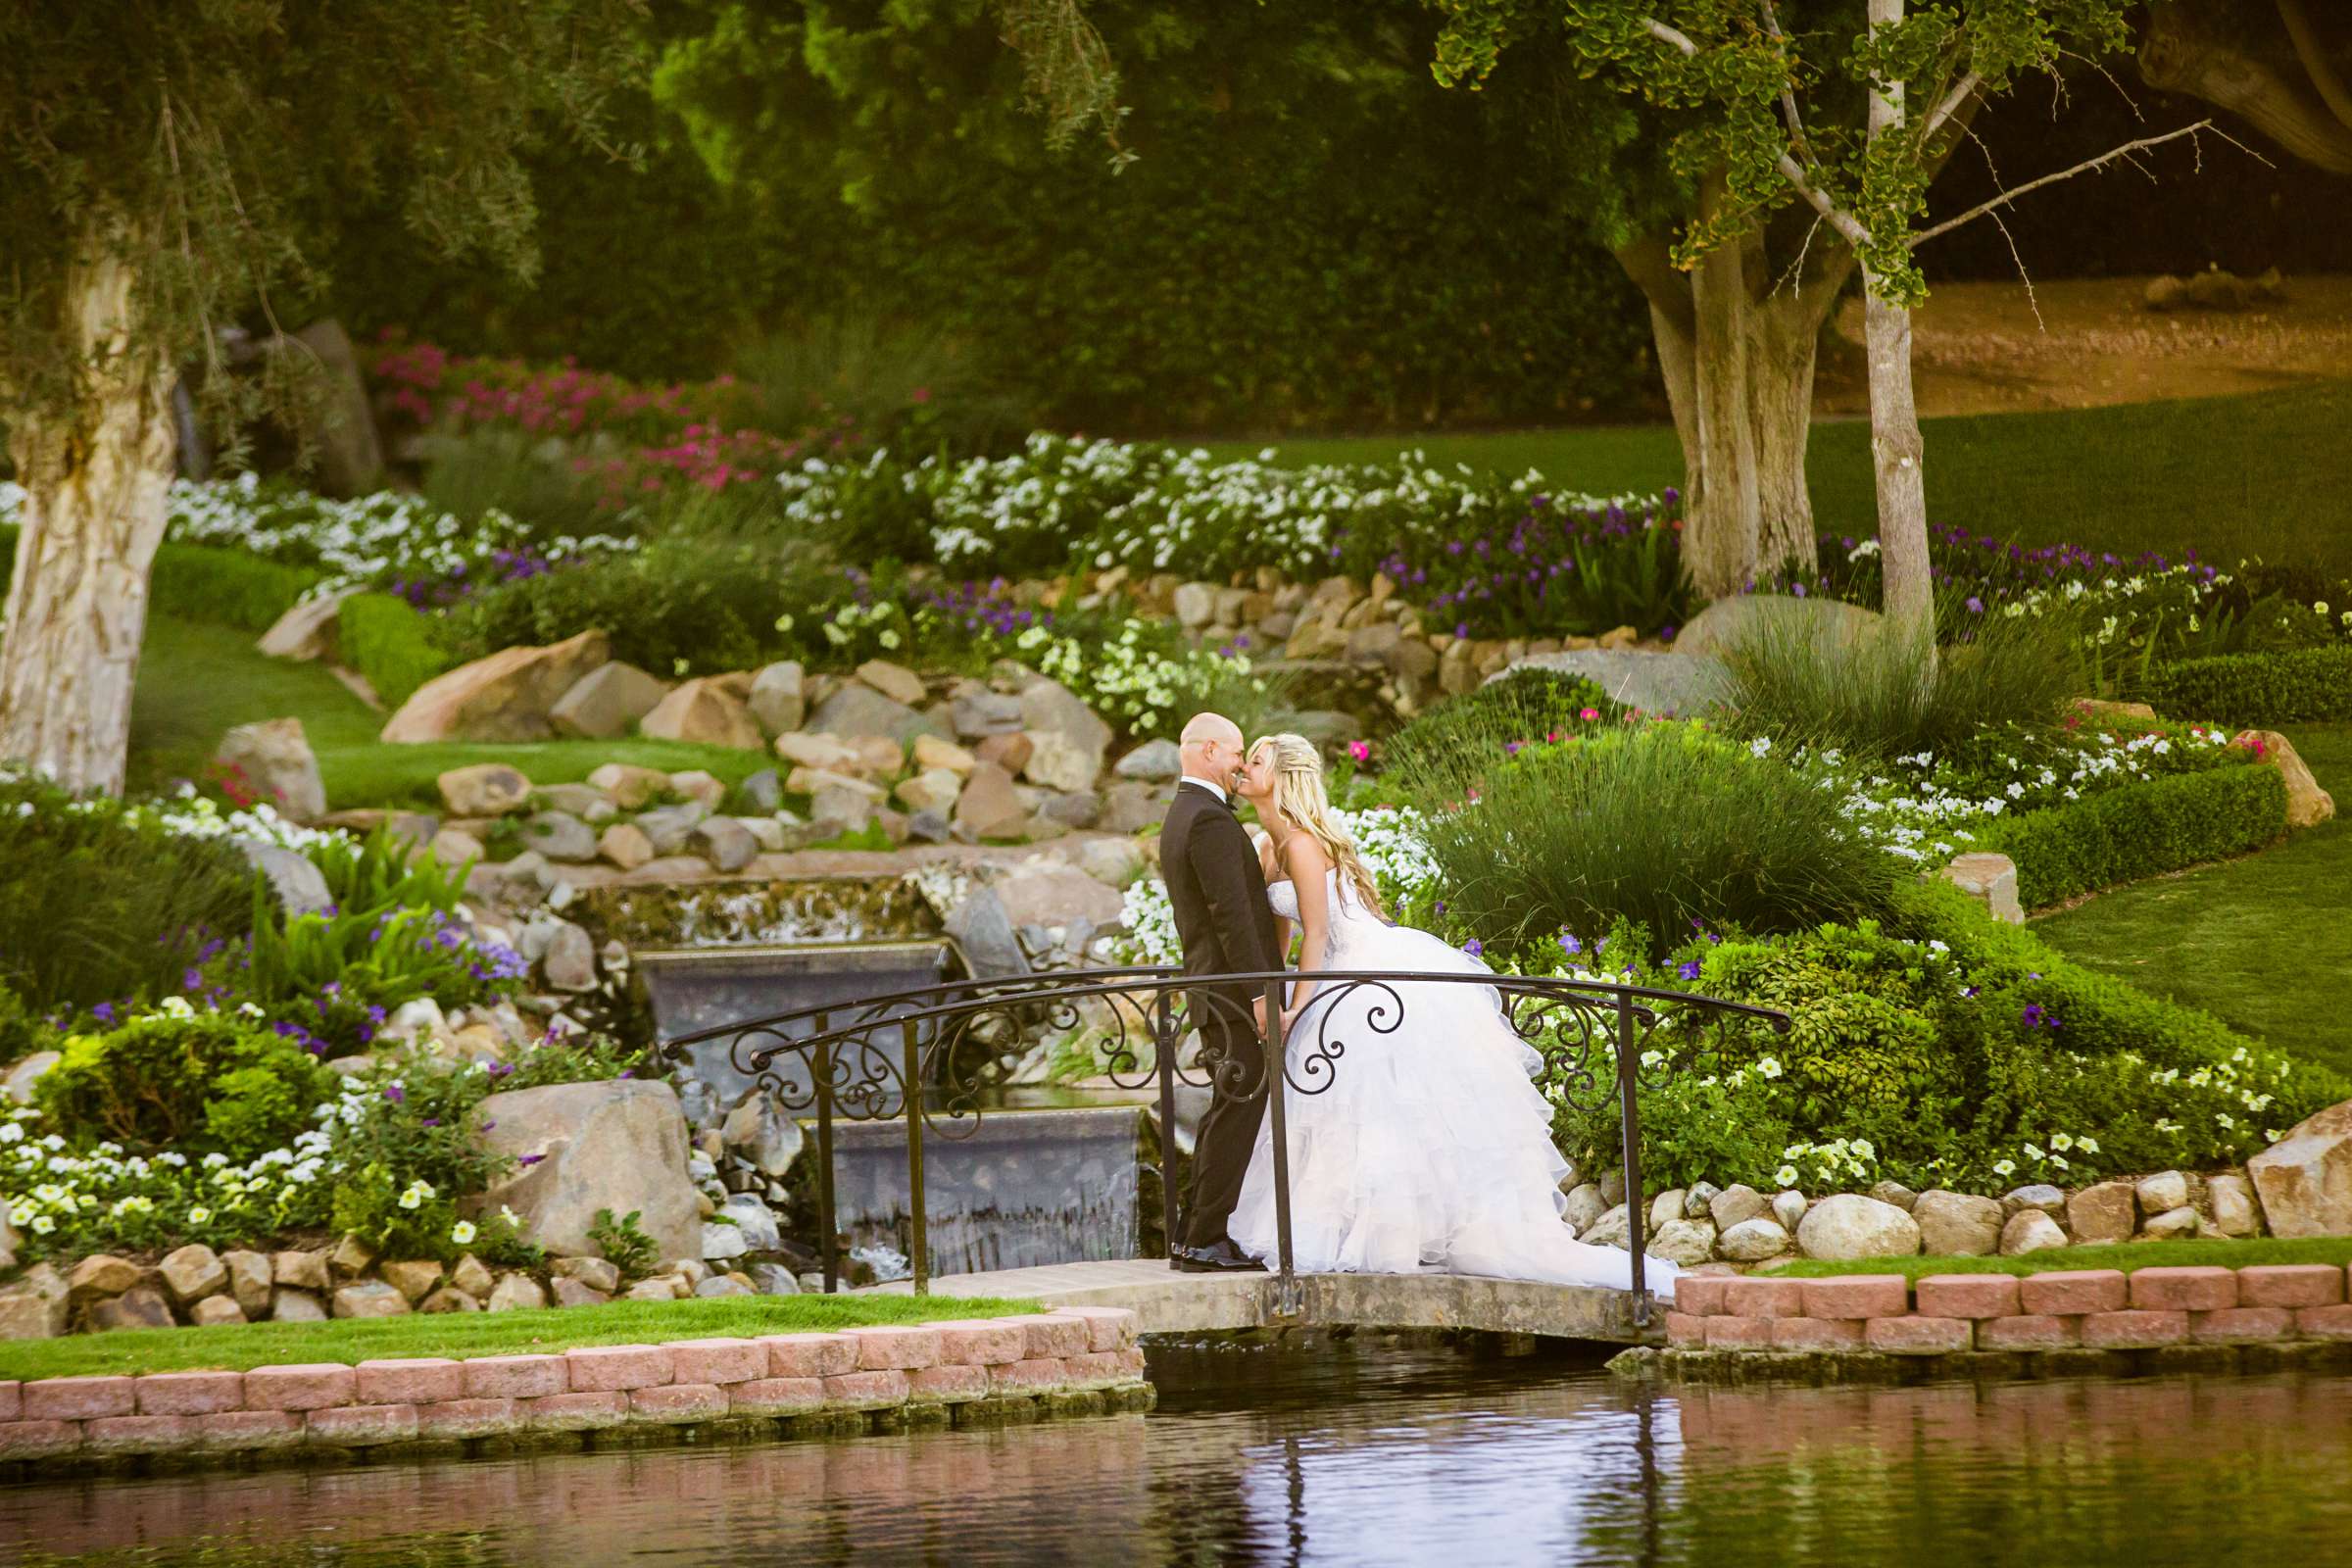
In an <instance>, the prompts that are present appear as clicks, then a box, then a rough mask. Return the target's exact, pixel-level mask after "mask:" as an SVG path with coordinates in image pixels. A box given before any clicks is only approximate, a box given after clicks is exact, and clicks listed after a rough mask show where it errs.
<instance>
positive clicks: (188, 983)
mask: <svg viewBox="0 0 2352 1568" xmlns="http://www.w3.org/2000/svg"><path fill="white" fill-rule="evenodd" d="M203 984H204V976H203V975H202V974H199V973H198V972H197V971H196V970H194V969H190V970H188V971H187V972H186V973H185V974H183V975H181V976H180V977H179V989H180V990H182V991H193V990H195V989H196V988H197V987H198V986H200V985H203Z"/></svg>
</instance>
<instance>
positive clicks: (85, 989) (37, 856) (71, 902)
mask: <svg viewBox="0 0 2352 1568" xmlns="http://www.w3.org/2000/svg"><path fill="white" fill-rule="evenodd" d="M0 865H4V866H6V867H7V873H6V875H5V876H0V983H5V984H7V985H10V986H13V987H14V988H15V989H16V990H17V992H18V993H19V994H20V995H22V996H23V997H25V999H26V1001H27V1003H28V1004H29V1005H32V1006H34V1007H36V1008H39V1009H41V1010H43V1011H47V1010H49V1009H52V1008H60V1007H62V1008H64V1009H66V1010H67V1011H68V1012H69V1013H74V1012H80V1011H82V1010H84V1009H86V1008H88V1007H92V1006H95V1005H99V1004H102V1003H113V1002H119V1001H122V1000H123V999H126V998H131V997H139V996H161V995H166V994H176V993H177V992H178V991H179V990H180V989H181V981H182V978H183V976H184V974H185V971H186V970H187V969H188V967H189V966H190V965H192V964H194V963H195V962H197V961H198V959H199V957H200V956H202V955H203V954H204V952H205V950H206V947H207V944H208V943H211V942H214V941H218V940H233V939H235V938H237V937H240V936H242V935H244V934H245V932H246V931H247V930H249V929H250V928H251V925H252V920H253V890H254V886H255V880H256V879H255V876H254V873H253V871H252V869H251V868H250V867H249V866H248V865H247V864H246V862H245V858H244V857H243V856H241V855H239V854H238V853H237V852H236V851H235V850H234V849H233V848H231V847H230V846H228V845H227V844H225V843H223V842H221V841H220V840H217V839H197V838H187V837H182V836H179V835H177V834H172V833H169V832H166V831H165V830H164V829H163V828H161V827H160V826H157V825H154V824H153V823H152V822H148V821H145V820H141V819H135V818H132V817H129V816H126V815H125V814H124V813H123V810H122V809H121V808H120V807H119V806H118V805H116V804H115V803H113V802H103V801H102V802H97V803H93V804H89V805H86V806H75V805H73V803H72V798H71V797H69V796H67V795H66V794H65V793H64V792H63V791H60V790H57V789H55V788H53V787H51V786H49V785H46V784H41V783H37V782H34V781H31V780H27V779H23V778H10V777H7V776H0Z"/></svg>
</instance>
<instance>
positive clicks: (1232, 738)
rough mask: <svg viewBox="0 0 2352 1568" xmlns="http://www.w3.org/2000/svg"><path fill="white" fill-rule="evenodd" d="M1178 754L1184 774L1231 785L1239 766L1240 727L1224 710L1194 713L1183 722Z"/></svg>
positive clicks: (1240, 757) (1224, 786)
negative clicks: (1221, 711)
mask: <svg viewBox="0 0 2352 1568" xmlns="http://www.w3.org/2000/svg"><path fill="white" fill-rule="evenodd" d="M1177 755H1178V756H1179V757H1180V758H1181V759H1182V760H1183V763H1184V776H1185V777H1186V778H1197V779H1201V780H1202V781H1204V782H1206V783H1210V784H1214V785H1215V786H1216V787H1217V788H1219V789H1221V790H1230V789H1232V788H1233V775H1234V772H1235V770H1236V769H1237V768H1239V767H1240V766H1241V765H1242V761H1243V758H1242V727H1241V725H1239V724H1236V723H1235V722H1234V721H1233V720H1232V719H1230V718H1227V717H1226V716H1225V715H1224V714H1223V713H1195V714H1194V715H1193V716H1192V717H1191V718H1190V719H1188V720H1186V721H1185V726H1184V732H1183V734H1182V735H1181V736H1180V737H1179V743H1178V747H1177Z"/></svg>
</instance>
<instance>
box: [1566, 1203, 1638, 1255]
mask: <svg viewBox="0 0 2352 1568" xmlns="http://www.w3.org/2000/svg"><path fill="white" fill-rule="evenodd" d="M1632 1238H1633V1219H1632V1217H1631V1216H1630V1215H1629V1214H1628V1213H1627V1211H1626V1206H1625V1205H1624V1204H1623V1203H1619V1204H1618V1205H1617V1206H1616V1207H1614V1208H1612V1209H1610V1210H1609V1211H1608V1212H1607V1213H1605V1214H1603V1215H1601V1216H1600V1217H1599V1218H1598V1219H1596V1220H1594V1221H1593V1228H1592V1229H1591V1230H1588V1231H1586V1232H1585V1233H1584V1234H1583V1235H1582V1236H1579V1237H1578V1238H1577V1240H1578V1241H1580V1242H1583V1243H1584V1244H1585V1245H1587V1246H1588V1247H1615V1248H1619V1249H1628V1248H1629V1244H1630V1243H1631V1241H1632Z"/></svg>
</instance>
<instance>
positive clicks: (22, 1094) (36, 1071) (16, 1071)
mask: <svg viewBox="0 0 2352 1568" xmlns="http://www.w3.org/2000/svg"><path fill="white" fill-rule="evenodd" d="M65 1059H66V1057H65V1053H63V1052H60V1051H36V1052H34V1053H33V1054H31V1055H29V1056H25V1057H22V1058H20V1059H19V1060H18V1061H16V1062H14V1063H12V1064H11V1065H10V1067H9V1069H8V1075H7V1076H6V1077H4V1078H0V1095H5V1096H6V1097H7V1098H8V1102H9V1103H11V1104H14V1105H29V1104H31V1103H32V1086H33V1085H34V1084H37V1083H39V1082H40V1081H41V1079H42V1078H43V1077H44V1076H46V1075H47V1073H48V1072H49V1070H50V1069H51V1068H52V1067H55V1066H56V1065H57V1064H58V1063H59V1062H61V1061H63V1060H65Z"/></svg>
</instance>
